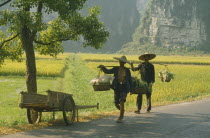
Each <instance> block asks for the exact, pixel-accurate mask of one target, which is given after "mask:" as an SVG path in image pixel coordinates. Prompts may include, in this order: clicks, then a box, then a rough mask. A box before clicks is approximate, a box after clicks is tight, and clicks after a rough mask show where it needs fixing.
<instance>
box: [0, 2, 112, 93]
mask: <svg viewBox="0 0 210 138" xmlns="http://www.w3.org/2000/svg"><path fill="white" fill-rule="evenodd" d="M86 1H87V0H63V1H57V0H50V1H49V0H42V1H40V0H32V1H31V0H14V1H11V3H10V5H11V6H12V7H13V8H14V9H15V10H13V11H12V10H8V9H7V10H2V11H0V26H8V29H7V31H6V32H5V33H4V34H3V36H6V38H5V39H3V40H1V43H0V52H1V53H2V54H4V56H1V58H0V60H1V61H0V63H3V61H4V59H5V58H9V57H12V59H17V60H19V58H17V57H21V56H22V54H23V51H24V52H25V53H26V74H27V75H26V83H27V91H28V92H29V93H36V92H37V82H36V62H35V54H34V51H35V50H36V51H37V52H39V53H40V54H44V55H47V54H49V55H51V56H54V57H56V55H57V54H58V53H61V52H63V48H62V47H61V42H62V41H67V40H75V41H78V40H80V39H82V40H83V46H84V47H86V46H92V47H93V48H96V49H98V48H101V47H102V45H103V44H104V43H105V42H106V39H107V37H108V36H109V32H108V31H106V28H105V26H104V25H103V23H102V22H100V21H99V19H98V15H99V13H100V9H99V8H98V7H92V8H90V9H89V15H87V16H83V15H81V13H80V12H79V11H80V10H81V9H82V8H83V6H84V4H85V2H86ZM1 2H4V0H1ZM3 6H4V4H3ZM34 9H36V11H35V10H34ZM42 10H45V13H47V14H48V15H49V14H52V13H53V12H56V13H58V17H57V18H55V19H54V20H52V21H50V22H48V23H46V22H43V18H44V17H43V16H44V14H43V12H42ZM11 47H12V50H11ZM13 49H15V50H13ZM16 49H17V50H18V52H17V50H16ZM11 55H12V56H11ZM13 55H15V56H13ZM16 55H17V56H16Z"/></svg>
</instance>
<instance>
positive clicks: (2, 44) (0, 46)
mask: <svg viewBox="0 0 210 138" xmlns="http://www.w3.org/2000/svg"><path fill="white" fill-rule="evenodd" d="M19 34H20V33H18V34H16V35H15V36H13V37H12V38H9V39H7V40H4V41H3V42H2V43H1V45H0V49H1V48H2V47H3V46H4V43H6V42H9V41H11V40H13V39H15V38H16V37H17V36H18V35H19Z"/></svg>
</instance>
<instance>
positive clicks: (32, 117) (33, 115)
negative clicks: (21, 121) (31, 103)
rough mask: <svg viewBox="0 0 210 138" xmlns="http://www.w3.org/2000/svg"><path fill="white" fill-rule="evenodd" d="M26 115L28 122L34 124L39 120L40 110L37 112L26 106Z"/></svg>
mask: <svg viewBox="0 0 210 138" xmlns="http://www.w3.org/2000/svg"><path fill="white" fill-rule="evenodd" d="M27 117H28V122H29V123H30V124H36V123H39V122H41V117H42V112H38V111H36V110H34V109H32V108H28V109H27Z"/></svg>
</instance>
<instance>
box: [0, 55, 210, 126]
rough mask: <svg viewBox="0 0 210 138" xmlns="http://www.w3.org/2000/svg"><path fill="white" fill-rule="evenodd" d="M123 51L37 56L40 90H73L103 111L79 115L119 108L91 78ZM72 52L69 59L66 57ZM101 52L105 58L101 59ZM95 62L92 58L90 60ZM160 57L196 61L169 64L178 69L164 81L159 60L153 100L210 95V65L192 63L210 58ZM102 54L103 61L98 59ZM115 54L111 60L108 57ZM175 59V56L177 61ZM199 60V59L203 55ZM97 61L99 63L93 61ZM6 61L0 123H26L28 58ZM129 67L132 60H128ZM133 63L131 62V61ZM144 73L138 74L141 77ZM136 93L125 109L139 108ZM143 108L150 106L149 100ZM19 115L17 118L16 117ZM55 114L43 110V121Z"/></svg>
mask: <svg viewBox="0 0 210 138" xmlns="http://www.w3.org/2000/svg"><path fill="white" fill-rule="evenodd" d="M114 56H120V55H99V54H70V53H65V54H64V55H60V56H58V58H57V59H53V58H50V57H47V56H41V55H37V71H38V77H37V82H38V93H41V94H44V93H45V92H44V91H46V90H48V89H51V90H56V91H62V92H66V93H71V94H73V98H74V100H75V103H76V104H77V105H93V104H96V103H99V104H100V108H99V110H97V109H85V110H81V111H80V116H81V117H83V116H96V115H100V114H101V115H102V114H105V113H109V112H112V111H117V110H116V109H115V107H114V105H113V91H112V90H110V91H101V92H96V91H94V90H93V88H92V86H91V85H90V84H89V81H90V80H91V79H93V78H95V77H96V76H97V75H98V72H99V69H98V68H97V66H98V65H100V64H103V65H118V64H119V63H118V62H117V61H116V60H113V58H112V57H114ZM67 57H68V58H67ZM99 57H100V58H99ZM90 58H91V59H92V61H91V62H90V61H88V59H90ZM127 58H128V60H129V59H130V60H132V61H136V62H135V63H136V64H134V66H137V65H138V63H140V61H138V55H134V56H127ZM159 58H160V59H156V60H159V61H167V62H170V61H171V62H172V61H176V62H180V63H181V62H186V63H187V62H191V63H192V65H185V64H182V65H177V64H170V65H168V68H169V69H170V71H171V72H173V73H175V79H174V80H172V81H171V82H169V83H167V82H161V81H160V78H159V77H158V74H157V73H158V71H160V70H161V69H163V68H164V66H162V65H159V64H156V63H155V60H154V61H153V60H152V62H153V63H154V65H155V71H156V82H155V84H154V86H153V95H152V105H153V106H159V105H166V104H171V103H178V102H183V101H191V100H196V99H201V98H205V97H210V85H209V84H210V78H209V77H208V76H210V71H209V66H208V65H205V66H204V65H193V63H195V64H196V63H198V62H199V61H201V62H202V63H204V62H205V63H210V57H180V56H176V58H175V57H173V58H172V57H170V56H169V57H168V58H167V57H163V56H162V57H159ZM99 59H100V61H99ZM107 59H110V60H112V61H109V60H107ZM172 59H173V60H172ZM198 59H199V60H198ZM94 60H97V62H94ZM5 63H6V64H5V65H4V66H3V67H2V68H1V69H0V73H1V77H0V82H1V83H0V87H1V89H0V93H1V96H0V105H1V106H0V114H1V118H0V127H4V126H9V127H17V126H19V125H24V124H27V118H26V111H25V109H20V108H19V107H18V104H19V102H20V94H19V92H20V91H25V90H26V85H25V76H24V74H25V63H24V61H23V62H22V63H16V62H12V61H9V60H6V62H5ZM127 66H128V65H127ZM128 67H129V66H128ZM132 75H133V76H138V73H137V72H135V73H134V72H132ZM138 77H139V76H138ZM135 101H136V95H130V94H129V95H128V97H127V102H126V107H125V108H126V111H133V110H134V109H135ZM143 103H144V107H145V106H146V104H145V100H144V102H143ZM17 118H18V119H17ZM56 118H57V119H62V115H61V113H57V114H56ZM51 119H52V114H51V113H44V114H43V121H49V120H51Z"/></svg>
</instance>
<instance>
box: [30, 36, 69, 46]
mask: <svg viewBox="0 0 210 138" xmlns="http://www.w3.org/2000/svg"><path fill="white" fill-rule="evenodd" d="M68 40H70V39H68V38H66V39H60V40H57V41H51V42H49V43H45V42H42V41H37V40H34V42H35V43H37V44H41V45H51V44H53V43H55V42H62V41H68Z"/></svg>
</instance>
